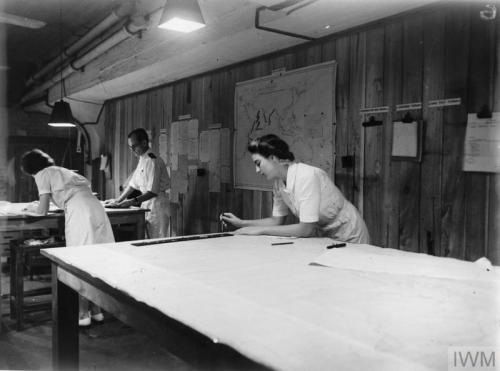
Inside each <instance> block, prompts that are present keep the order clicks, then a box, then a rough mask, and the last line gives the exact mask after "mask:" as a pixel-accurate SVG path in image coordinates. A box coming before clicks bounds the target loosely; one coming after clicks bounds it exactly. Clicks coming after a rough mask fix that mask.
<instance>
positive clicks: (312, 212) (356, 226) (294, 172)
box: [273, 163, 370, 243]
mask: <svg viewBox="0 0 500 371" xmlns="http://www.w3.org/2000/svg"><path fill="white" fill-rule="evenodd" d="M289 211H291V212H292V213H293V214H294V215H295V216H297V217H298V218H299V220H300V221H301V222H303V223H318V226H319V228H320V230H321V235H323V236H328V237H331V238H333V239H335V240H339V241H345V242H352V243H369V242H370V236H369V233H368V229H367V228H366V225H365V222H364V221H363V218H362V217H361V215H360V214H359V212H358V210H357V209H356V208H355V207H354V205H353V204H351V203H350V202H349V201H348V200H347V199H346V198H345V197H344V195H343V194H342V192H340V190H339V189H338V188H337V187H336V186H335V184H333V182H332V181H331V179H330V177H329V176H328V174H326V172H325V171H323V170H322V169H320V168H317V167H314V166H310V165H306V164H303V163H293V164H291V165H290V166H289V167H288V173H287V178H286V186H285V184H284V183H283V182H282V181H276V182H275V183H274V189H273V216H286V215H288V213H289Z"/></svg>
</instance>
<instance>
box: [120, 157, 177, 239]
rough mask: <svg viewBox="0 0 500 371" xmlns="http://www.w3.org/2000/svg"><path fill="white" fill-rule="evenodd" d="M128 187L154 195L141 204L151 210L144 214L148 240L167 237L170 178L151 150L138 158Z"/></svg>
mask: <svg viewBox="0 0 500 371" xmlns="http://www.w3.org/2000/svg"><path fill="white" fill-rule="evenodd" d="M129 186H131V187H132V188H134V189H137V190H139V191H141V193H143V194H144V193H146V192H152V193H154V194H156V197H153V198H151V199H149V200H147V201H144V202H143V203H142V205H141V206H142V207H143V208H145V209H149V210H151V211H150V212H148V213H146V227H147V232H148V237H149V238H159V237H168V234H169V233H168V226H169V217H170V201H169V199H168V197H167V194H166V190H167V189H169V188H170V177H169V176H168V172H167V167H166V166H165V163H164V162H163V160H162V159H161V158H159V157H157V156H156V155H154V154H153V153H152V152H151V150H148V151H147V152H146V153H144V154H142V155H141V156H140V157H139V163H138V164H137V167H136V169H135V171H134V173H133V174H132V177H131V178H130V182H129Z"/></svg>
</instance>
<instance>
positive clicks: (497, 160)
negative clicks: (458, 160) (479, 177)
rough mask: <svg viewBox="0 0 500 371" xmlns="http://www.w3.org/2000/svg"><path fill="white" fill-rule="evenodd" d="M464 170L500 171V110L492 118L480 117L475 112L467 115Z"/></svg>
mask: <svg viewBox="0 0 500 371" xmlns="http://www.w3.org/2000/svg"><path fill="white" fill-rule="evenodd" d="M464 170H465V171H484V172H493V173H499V172H500V112H494V113H493V115H492V118H490V119H478V118H477V114H475V113H474V114H469V115H468V116H467V133H466V135H465V150H464Z"/></svg>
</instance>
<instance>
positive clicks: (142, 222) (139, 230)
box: [135, 213, 146, 240]
mask: <svg viewBox="0 0 500 371" xmlns="http://www.w3.org/2000/svg"><path fill="white" fill-rule="evenodd" d="M135 230H136V238H137V239H138V240H143V239H144V237H145V235H144V232H145V230H146V218H145V216H144V213H142V214H141V216H140V217H138V218H137V223H135Z"/></svg>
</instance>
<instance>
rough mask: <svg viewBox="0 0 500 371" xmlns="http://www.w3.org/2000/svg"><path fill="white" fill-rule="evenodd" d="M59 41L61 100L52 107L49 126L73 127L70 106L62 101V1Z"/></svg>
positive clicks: (60, 6)
mask: <svg viewBox="0 0 500 371" xmlns="http://www.w3.org/2000/svg"><path fill="white" fill-rule="evenodd" d="M59 19H60V22H61V23H60V25H59V42H60V47H61V81H60V82H59V83H60V84H61V100H60V101H59V102H56V103H55V104H54V108H52V113H51V114H50V118H49V126H55V127H74V126H76V125H75V124H74V122H75V119H74V118H73V114H72V113H71V107H70V105H69V103H68V102H65V101H63V96H64V91H63V89H64V80H63V76H62V71H63V45H62V3H60V4H59Z"/></svg>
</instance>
